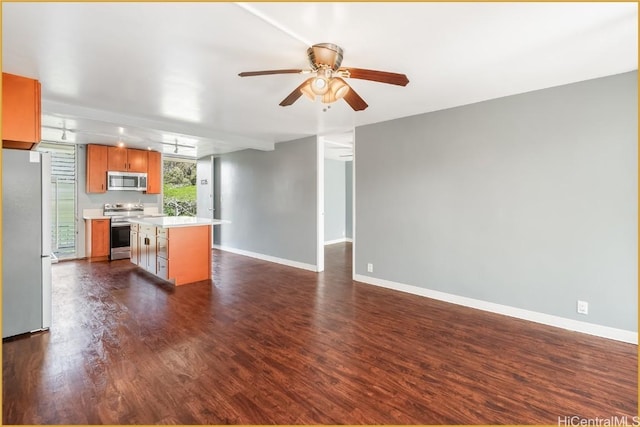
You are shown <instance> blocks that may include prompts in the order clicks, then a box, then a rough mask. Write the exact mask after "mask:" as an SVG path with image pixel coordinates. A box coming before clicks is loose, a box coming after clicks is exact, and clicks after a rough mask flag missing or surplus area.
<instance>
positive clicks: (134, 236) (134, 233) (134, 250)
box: [129, 224, 140, 265]
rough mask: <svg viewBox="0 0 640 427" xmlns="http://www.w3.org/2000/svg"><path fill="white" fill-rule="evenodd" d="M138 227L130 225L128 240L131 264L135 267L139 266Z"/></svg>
mask: <svg viewBox="0 0 640 427" xmlns="http://www.w3.org/2000/svg"><path fill="white" fill-rule="evenodd" d="M139 230H140V225H138V224H131V231H130V232H131V236H130V238H129V244H130V246H131V262H132V263H134V264H135V265H140V238H139Z"/></svg>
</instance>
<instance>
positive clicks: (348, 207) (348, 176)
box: [344, 161, 353, 239]
mask: <svg viewBox="0 0 640 427" xmlns="http://www.w3.org/2000/svg"><path fill="white" fill-rule="evenodd" d="M344 173H345V187H346V189H345V193H344V195H345V234H346V237H347V239H353V162H351V161H350V162H345V168H344Z"/></svg>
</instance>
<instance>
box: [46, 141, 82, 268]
mask: <svg viewBox="0 0 640 427" xmlns="http://www.w3.org/2000/svg"><path fill="white" fill-rule="evenodd" d="M36 150H37V151H42V152H47V153H51V194H50V196H49V197H50V199H51V215H50V218H51V253H52V254H53V255H54V256H55V258H57V259H73V258H75V257H76V235H77V232H76V231H77V230H76V145H75V144H64V143H52V142H41V143H40V144H38V148H37V149H36Z"/></svg>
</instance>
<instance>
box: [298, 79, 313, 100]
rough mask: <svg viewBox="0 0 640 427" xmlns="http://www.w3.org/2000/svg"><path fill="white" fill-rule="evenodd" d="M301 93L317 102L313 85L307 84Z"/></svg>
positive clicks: (301, 89)
mask: <svg viewBox="0 0 640 427" xmlns="http://www.w3.org/2000/svg"><path fill="white" fill-rule="evenodd" d="M300 92H302V94H303V95H304V96H306V97H307V98H309V99H310V100H312V101H315V100H316V94H315V93H314V92H313V90H311V83H307V84H306V85H304V86H302V87H301V88H300Z"/></svg>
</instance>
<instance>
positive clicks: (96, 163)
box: [87, 144, 162, 194]
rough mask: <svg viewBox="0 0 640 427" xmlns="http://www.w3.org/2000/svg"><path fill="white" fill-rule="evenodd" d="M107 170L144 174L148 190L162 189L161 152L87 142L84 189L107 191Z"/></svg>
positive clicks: (88, 190)
mask: <svg viewBox="0 0 640 427" xmlns="http://www.w3.org/2000/svg"><path fill="white" fill-rule="evenodd" d="M107 171H117V172H139V173H146V174H147V194H160V193H161V192H162V154H160V153H159V152H157V151H148V150H138V149H135V148H124V147H113V146H108V145H97V144H88V145H87V193H104V192H106V191H107Z"/></svg>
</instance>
